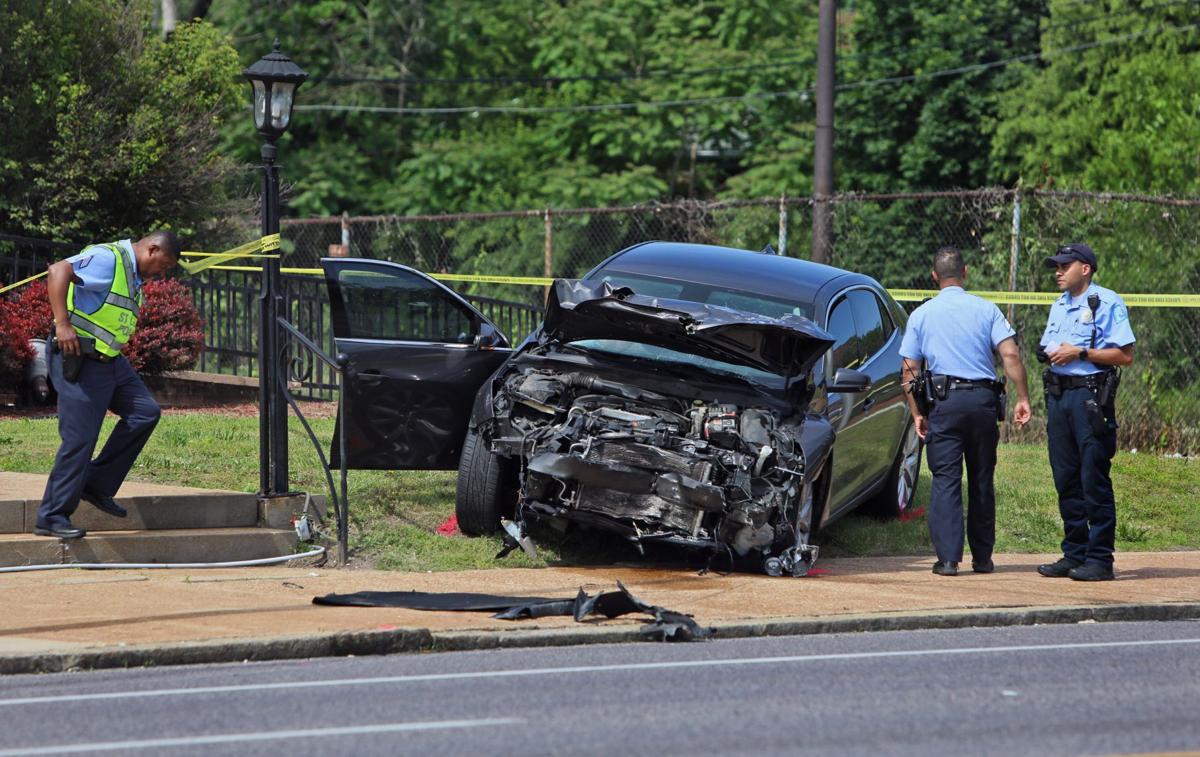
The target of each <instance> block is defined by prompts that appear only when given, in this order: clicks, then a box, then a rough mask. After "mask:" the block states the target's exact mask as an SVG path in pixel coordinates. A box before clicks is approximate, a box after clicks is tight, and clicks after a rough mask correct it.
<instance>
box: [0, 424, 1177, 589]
mask: <svg viewBox="0 0 1200 757" xmlns="http://www.w3.org/2000/svg"><path fill="white" fill-rule="evenodd" d="M320 407H321V406H313V408H314V409H316V408H320ZM255 412H256V411H255V409H254V408H253V407H252V406H251V407H250V408H248V409H247V408H245V407H243V408H239V409H237V410H232V411H226V412H221V411H206V412H194V411H192V412H171V411H168V412H167V413H166V414H165V415H164V417H163V420H162V422H161V423H160V424H159V427H158V429H157V430H156V431H155V433H154V436H153V437H151V439H150V442H149V444H148V445H147V446H146V449H145V450H144V451H143V453H142V455H141V457H140V458H139V459H138V461H137V464H136V465H135V467H134V469H133V471H132V472H131V473H130V478H131V479H134V480H138V481H146V482H153V483H162V484H175V485H180V486H196V487H206V488H216V489H230V490H235V491H247V492H253V491H256V490H257V489H258V418H257V415H256V414H255ZM320 415H322V416H327V415H328V412H327V411H326V412H324V413H320ZM113 422H114V419H113V418H111V417H110V418H109V419H108V420H107V421H106V423H105V429H104V432H103V434H102V436H101V439H104V438H106V436H107V433H108V431H109V430H111V428H112V424H113ZM311 422H312V424H313V427H314V430H315V432H316V434H317V436H318V438H319V439H320V440H321V441H322V443H323V444H325V445H326V447H327V446H328V442H329V439H330V438H331V436H332V434H333V425H334V420H333V418H332V417H314V418H311ZM57 446H58V431H57V420H56V419H55V418H53V417H41V418H36V417H13V416H0V470H4V471H22V472H31V473H45V472H48V471H49V469H50V465H51V463H52V462H53V458H54V452H55V450H56V449H57ZM289 452H290V460H291V476H292V483H293V488H294V489H297V490H307V491H310V492H313V493H326V491H327V489H326V484H325V480H324V476H323V475H322V473H321V468H320V464H319V463H318V461H317V457H316V453H315V451H314V450H313V447H312V444H311V442H309V440H308V437H307V436H306V435H305V434H304V431H303V429H302V427H301V426H300V424H299V422H297V421H296V420H295V419H293V420H292V421H291V425H290V447H289ZM454 479H455V474H454V473H453V472H451V471H432V472H430V471H351V472H350V477H349V490H350V496H349V499H350V521H351V523H350V526H351V527H350V535H351V551H352V556H353V557H354V558H355V560H354V563H358V564H364V565H373V566H374V567H378V568H385V569H396V570H457V569H463V568H485V567H492V566H495V565H497V563H496V562H495V561H494V560H493V557H494V555H495V554H496V552H497V551H499V549H500V540H499V539H497V538H488V539H467V538H461V537H455V538H447V537H444V536H440V535H438V534H436V533H434V529H435V528H436V527H437V526H438V525H439V524H440V523H442V522H444V521H445V520H446V519H447V518H448V517H449V516H450V515H451V514H452V513H453V512H454ZM1113 483H1114V486H1115V488H1116V492H1117V513H1118V521H1117V550H1118V551H1158V550H1171V549H1198V548H1200V507H1197V502H1198V501H1200V465H1197V464H1196V463H1195V462H1193V461H1191V460H1189V459H1186V458H1165V457H1159V456H1154V455H1148V454H1131V453H1126V452H1121V453H1118V455H1117V457H1116V459H1115V460H1114V462H1113ZM996 501H997V513H996V531H997V533H996V551H997V552H1048V553H1053V552H1056V551H1057V550H1058V545H1059V541H1060V539H1061V538H1062V537H1061V528H1062V526H1061V523H1060V521H1059V518H1058V508H1057V504H1056V499H1055V494H1054V484H1053V482H1052V481H1051V479H1050V465H1049V463H1048V461H1047V457H1046V450H1045V447H1044V446H1042V445H1019V444H1006V445H1001V447H1000V456H999V463H998V465H997V469H996ZM928 502H929V475H928V471H924V472H922V477H921V482H920V486H919V487H918V489H917V497H916V505H917V506H918V507H924V506H926V505H927V504H928ZM536 536H537V543H538V548H539V551H540V552H541V559H540V560H537V561H534V560H530V559H529V558H527V557H526V556H525V555H523V554H522V553H521V552H520V551H519V550H518V551H517V552H515V553H513V554H512V555H509V556H508V557H507V558H505V559H504V560H503V561H502V562H501V563H499V564H501V565H504V566H506V567H518V566H533V565H544V564H550V563H554V562H559V561H566V562H570V563H580V562H594V561H596V562H614V561H621V562H623V561H628V560H631V559H634V558H635V553H634V552H633V550H632V548H631V547H629V546H628V545H627V544H625V543H624V542H622V541H620V540H616V539H610V538H607V537H605V536H604V535H602V534H601V535H598V534H596V533H586V532H581V531H577V530H575V531H568V532H567V533H566V534H559V533H558V532H556V531H553V530H551V529H543V530H542V531H539V532H538V533H537V534H536ZM818 541H819V543H820V544H821V545H822V556H828V557H848V556H859V555H896V554H915V555H932V554H933V550H932V547H931V546H930V543H929V534H928V531H927V528H926V522H925V519H924V518H920V517H919V518H914V519H912V520H909V521H907V522H897V521H878V520H874V519H871V518H867V517H861V516H851V517H847V518H844V519H842V520H841V521H839V522H838V523H836V524H835V525H834V526H832V527H830V528H829V529H827V530H826V531H825V532H824V533H823V534H822V535H821V537H820V538H819V540H818ZM354 563H352V564H354Z"/></svg>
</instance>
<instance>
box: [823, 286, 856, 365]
mask: <svg viewBox="0 0 1200 757" xmlns="http://www.w3.org/2000/svg"><path fill="white" fill-rule="evenodd" d="M852 307H853V306H852V304H851V301H850V300H849V299H847V298H845V297H843V298H841V299H840V300H838V301H837V303H835V304H834V306H833V310H831V311H829V325H828V326H827V327H826V331H828V332H829V333H830V334H832V335H833V339H834V342H833V346H832V347H830V348H829V364H830V365H829V367H830V371H829V373H830V375H833V373H834V372H836V371H837V369H838V368H858V366H859V365H860V364H861V362H862V360H861V358H862V355H861V350H860V347H859V339H858V330H857V329H855V327H854V313H853V311H852Z"/></svg>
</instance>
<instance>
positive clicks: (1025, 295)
mask: <svg viewBox="0 0 1200 757" xmlns="http://www.w3.org/2000/svg"><path fill="white" fill-rule="evenodd" d="M888 294H890V295H892V297H893V298H894V299H896V300H899V301H900V302H906V301H907V302H918V301H920V300H924V299H927V298H929V297H933V296H935V295H936V294H937V290H936V289H889V290H888ZM971 294H975V295H978V296H980V297H982V298H983V299H985V300H990V301H992V302H994V303H996V304H997V305H1051V304H1053V303H1054V301H1055V300H1057V299H1058V298H1059V297H1061V296H1062V293H1061V292H971ZM1121 299H1122V300H1124V301H1125V304H1126V305H1127V306H1129V307H1156V308H1195V307H1200V295H1198V294H1122V295H1121Z"/></svg>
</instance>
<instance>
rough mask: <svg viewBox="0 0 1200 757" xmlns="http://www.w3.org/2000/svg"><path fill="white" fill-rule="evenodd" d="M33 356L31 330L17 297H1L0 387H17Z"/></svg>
mask: <svg viewBox="0 0 1200 757" xmlns="http://www.w3.org/2000/svg"><path fill="white" fill-rule="evenodd" d="M32 357H33V350H32V349H30V347H29V331H28V327H27V326H26V324H25V321H24V319H23V318H22V317H21V313H20V310H19V308H18V307H17V300H16V298H15V297H0V389H14V390H15V389H16V388H17V384H18V383H20V381H21V379H22V377H24V375H25V365H26V363H28V362H29V360H30V359H31V358H32Z"/></svg>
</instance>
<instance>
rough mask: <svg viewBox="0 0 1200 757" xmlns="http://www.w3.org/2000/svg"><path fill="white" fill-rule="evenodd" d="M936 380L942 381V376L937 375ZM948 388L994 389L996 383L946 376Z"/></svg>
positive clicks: (986, 380)
mask: <svg viewBox="0 0 1200 757" xmlns="http://www.w3.org/2000/svg"><path fill="white" fill-rule="evenodd" d="M934 378H935V379H938V380H941V378H942V377H941V376H938V375H935V376H934ZM946 386H947V388H949V389H979V388H981V387H986V388H988V389H993V388H995V386H996V382H995V380H993V379H965V378H959V377H957V376H946Z"/></svg>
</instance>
